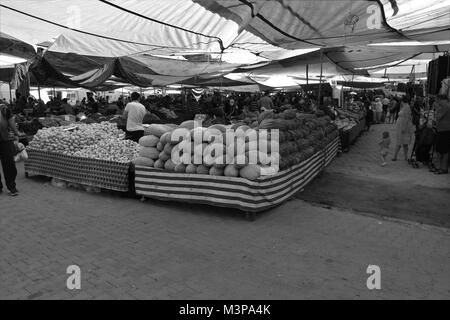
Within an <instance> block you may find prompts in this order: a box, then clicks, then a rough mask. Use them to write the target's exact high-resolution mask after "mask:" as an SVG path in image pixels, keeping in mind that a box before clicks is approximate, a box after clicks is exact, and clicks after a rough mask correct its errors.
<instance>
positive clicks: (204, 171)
mask: <svg viewBox="0 0 450 320" xmlns="http://www.w3.org/2000/svg"><path fill="white" fill-rule="evenodd" d="M197 174H209V168H208V167H207V166H205V165H202V164H201V165H199V166H198V167H197Z"/></svg>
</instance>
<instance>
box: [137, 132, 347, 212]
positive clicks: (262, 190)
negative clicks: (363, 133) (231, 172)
mask: <svg viewBox="0 0 450 320" xmlns="http://www.w3.org/2000/svg"><path fill="white" fill-rule="evenodd" d="M339 149H340V139H339V137H338V138H336V139H335V140H334V141H332V142H331V143H330V144H328V146H327V147H326V148H325V149H323V150H321V151H319V152H317V153H316V154H315V155H313V156H312V157H311V158H309V159H307V160H305V161H303V162H302V163H300V164H298V165H296V166H293V167H292V168H290V169H287V170H284V171H281V172H279V173H277V174H276V175H273V176H267V177H262V178H260V179H258V180H256V181H249V180H247V179H244V178H234V177H223V176H210V175H200V174H184V173H172V172H166V171H163V170H159V169H155V168H148V167H141V166H136V168H135V186H136V193H137V194H138V195H140V196H143V197H148V198H153V199H159V200H167V201H181V202H190V203H201V204H207V205H211V206H221V207H227V208H236V209H239V210H242V211H245V212H260V211H265V210H267V209H270V208H272V207H274V206H277V205H279V204H281V203H283V202H285V201H286V200H288V199H289V198H291V197H292V196H293V195H295V194H296V193H297V192H299V191H300V190H302V189H303V188H304V187H305V186H306V185H307V184H308V183H309V182H310V181H311V180H313V179H314V178H315V177H316V176H317V175H318V174H319V173H320V172H321V171H322V170H323V169H324V168H325V167H326V166H327V165H329V164H330V162H331V161H333V159H334V158H335V157H336V155H337V153H338V151H339Z"/></svg>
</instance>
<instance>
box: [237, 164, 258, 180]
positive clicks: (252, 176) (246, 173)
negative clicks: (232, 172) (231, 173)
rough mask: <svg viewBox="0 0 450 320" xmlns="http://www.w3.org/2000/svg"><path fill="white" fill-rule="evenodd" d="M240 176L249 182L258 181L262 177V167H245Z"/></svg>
mask: <svg viewBox="0 0 450 320" xmlns="http://www.w3.org/2000/svg"><path fill="white" fill-rule="evenodd" d="M239 175H240V176H241V177H242V178H245V179H247V180H251V181H254V180H257V179H258V178H259V177H261V167H260V166H258V165H254V164H249V165H248V166H245V167H244V168H242V169H241V170H239Z"/></svg>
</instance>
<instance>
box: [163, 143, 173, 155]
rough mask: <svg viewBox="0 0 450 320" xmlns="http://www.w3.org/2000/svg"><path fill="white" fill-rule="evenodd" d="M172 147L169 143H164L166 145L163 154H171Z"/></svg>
mask: <svg viewBox="0 0 450 320" xmlns="http://www.w3.org/2000/svg"><path fill="white" fill-rule="evenodd" d="M173 147H174V146H173V145H172V144H170V143H166V145H165V146H164V152H165V153H167V154H172V150H173Z"/></svg>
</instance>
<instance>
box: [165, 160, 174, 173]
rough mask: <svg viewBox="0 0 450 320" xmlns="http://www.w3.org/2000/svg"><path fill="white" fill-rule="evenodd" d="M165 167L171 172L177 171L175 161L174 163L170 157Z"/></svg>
mask: <svg viewBox="0 0 450 320" xmlns="http://www.w3.org/2000/svg"><path fill="white" fill-rule="evenodd" d="M164 169H166V170H167V171H170V172H172V171H175V163H173V162H172V160H170V159H169V160H167V161H166V162H165V163H164Z"/></svg>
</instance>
